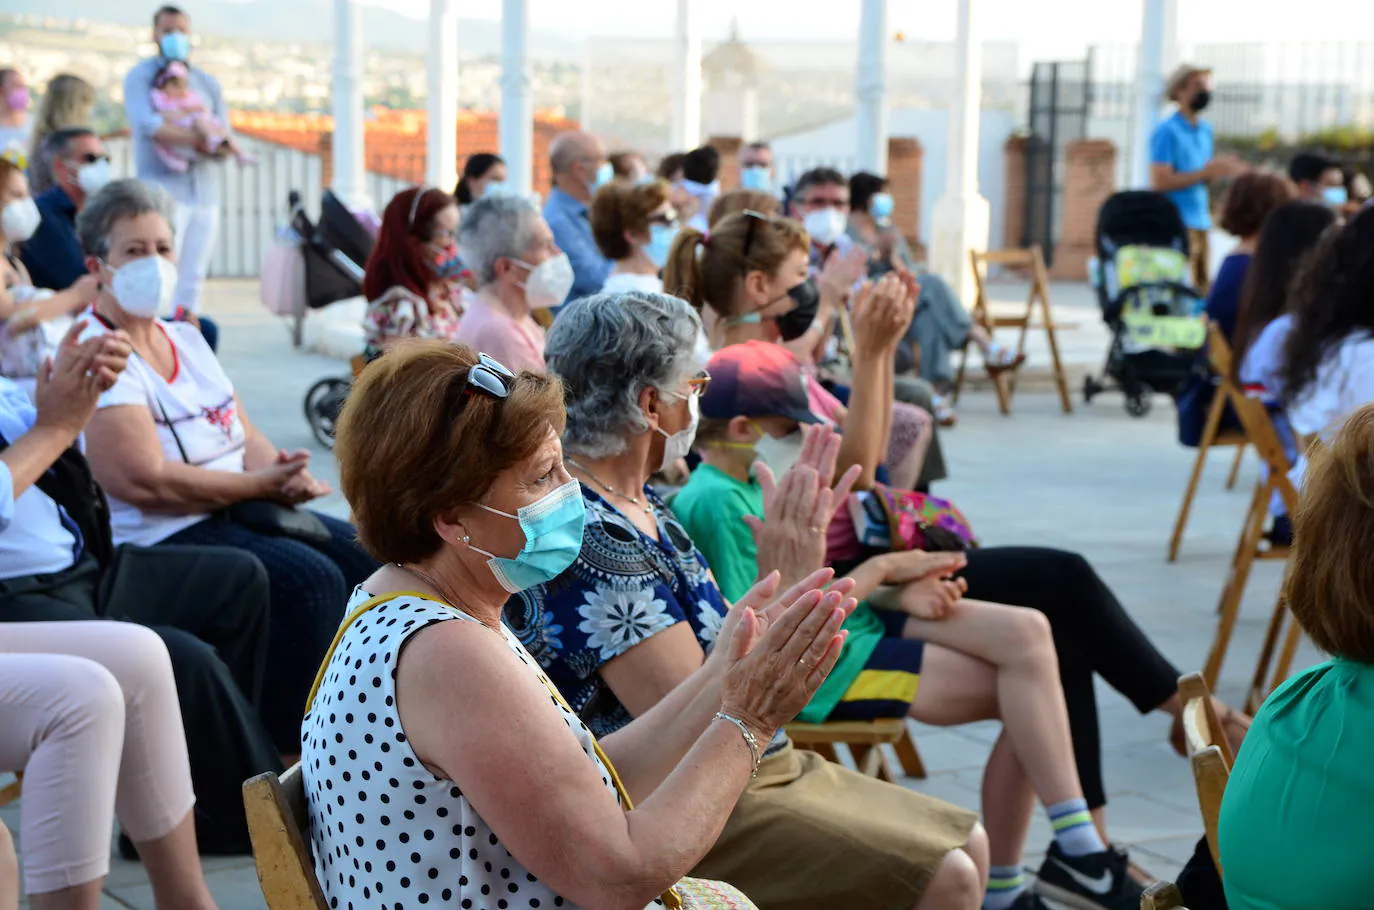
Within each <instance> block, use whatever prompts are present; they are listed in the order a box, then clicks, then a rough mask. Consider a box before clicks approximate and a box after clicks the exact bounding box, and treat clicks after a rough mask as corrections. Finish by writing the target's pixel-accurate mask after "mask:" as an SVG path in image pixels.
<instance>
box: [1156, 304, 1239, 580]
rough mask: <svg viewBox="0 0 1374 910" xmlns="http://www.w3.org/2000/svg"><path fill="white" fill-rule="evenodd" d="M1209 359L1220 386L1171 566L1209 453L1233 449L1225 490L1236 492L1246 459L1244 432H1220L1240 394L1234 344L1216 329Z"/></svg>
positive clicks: (1172, 544) (1177, 524)
mask: <svg viewBox="0 0 1374 910" xmlns="http://www.w3.org/2000/svg"><path fill="white" fill-rule="evenodd" d="M1207 359H1208V362H1209V365H1210V366H1211V368H1212V371H1213V372H1214V373H1215V374H1216V375H1217V377H1218V380H1219V383H1220V385H1219V386H1218V387H1217V389H1216V391H1215V393H1214V394H1213V395H1212V403H1211V405H1210V406H1209V407H1208V409H1207V419H1206V420H1205V421H1204V422H1203V425H1202V438H1200V439H1199V440H1198V444H1197V456H1196V457H1195V458H1194V459H1193V473H1192V474H1191V475H1190V476H1189V478H1188V486H1187V487H1186V488H1185V489H1184V492H1183V501H1182V502H1180V503H1179V506H1178V517H1177V518H1176V519H1175V520H1174V533H1173V536H1171V537H1170V538H1169V562H1174V561H1175V560H1177V559H1178V551H1179V548H1180V547H1181V546H1182V545H1183V531H1184V529H1185V528H1186V527H1187V526H1188V515H1189V513H1190V512H1191V511H1192V508H1193V497H1194V496H1196V495H1197V485H1198V481H1199V480H1201V479H1202V469H1203V468H1204V467H1206V465H1207V453H1208V452H1209V451H1211V450H1212V449H1214V448H1219V447H1225V446H1231V447H1233V448H1235V450H1236V457H1235V459H1234V460H1233V461H1232V462H1231V473H1230V474H1228V475H1227V476H1226V489H1228V490H1230V489H1233V488H1234V487H1235V485H1236V478H1237V477H1238V476H1240V464H1241V461H1242V460H1244V458H1245V449H1246V444H1247V441H1246V437H1245V433H1244V432H1243V431H1241V430H1234V429H1228V430H1223V429H1221V418H1222V415H1223V414H1224V413H1225V412H1226V403H1227V402H1228V401H1230V400H1231V399H1232V397H1233V396H1235V395H1238V394H1239V393H1240V389H1239V388H1238V387H1237V386H1236V384H1235V380H1234V379H1233V378H1232V377H1233V376H1234V375H1235V374H1234V372H1233V371H1232V367H1233V364H1234V362H1235V358H1234V357H1233V356H1232V353H1231V344H1230V342H1228V341H1227V340H1226V336H1225V335H1223V334H1222V333H1221V330H1220V329H1218V328H1217V327H1216V326H1215V325H1209V326H1208V327H1207Z"/></svg>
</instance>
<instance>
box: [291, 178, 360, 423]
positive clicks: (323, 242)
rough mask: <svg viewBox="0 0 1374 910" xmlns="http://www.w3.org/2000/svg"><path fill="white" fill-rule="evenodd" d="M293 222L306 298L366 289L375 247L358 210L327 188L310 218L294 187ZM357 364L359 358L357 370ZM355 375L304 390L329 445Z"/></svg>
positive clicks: (324, 300) (333, 297)
mask: <svg viewBox="0 0 1374 910" xmlns="http://www.w3.org/2000/svg"><path fill="white" fill-rule="evenodd" d="M290 201H291V212H292V214H291V227H292V229H293V230H294V231H295V233H296V234H297V236H298V237H300V249H301V253H302V255H303V256H304V259H305V302H306V306H308V307H310V308H311V309H321V308H323V307H327V306H329V305H330V304H331V303H337V302H338V301H340V300H347V299H349V298H352V297H357V296H359V295H360V294H362V292H363V264H364V263H366V262H367V257H368V256H369V255H370V254H371V253H372V245H373V243H374V241H373V238H372V235H371V234H370V233H368V230H367V228H365V227H363V226H362V225H361V224H360V223H359V222H358V219H357V218H355V217H353V213H352V212H350V211H349V210H348V208H347V207H346V206H345V205H344V204H343V203H342V202H341V201H340V200H339V198H338V197H337V196H335V195H334V194H333V193H332V192H330V191H328V190H326V191H325V193H324V196H323V197H322V198H321V200H320V220H319V222H318V223H316V224H311V222H310V217H309V216H308V215H306V213H305V210H304V209H303V208H302V207H301V205H300V194H298V193H295V192H293V193H292V194H291V197H290ZM357 369H358V364H357V363H355V364H354V375H356V373H357ZM351 385H352V377H340V376H330V377H327V378H325V379H321V380H320V381H319V382H317V383H315V384H314V385H312V386H311V387H310V391H308V392H306V393H305V419H306V422H307V423H309V424H310V431H311V432H312V433H314V434H315V439H316V440H318V441H319V443H320V445H322V446H324V447H325V448H333V447H334V422H335V421H336V420H338V418H339V412H340V411H341V410H342V409H343V403H344V399H345V398H347V397H348V389H349V387H350V386H351Z"/></svg>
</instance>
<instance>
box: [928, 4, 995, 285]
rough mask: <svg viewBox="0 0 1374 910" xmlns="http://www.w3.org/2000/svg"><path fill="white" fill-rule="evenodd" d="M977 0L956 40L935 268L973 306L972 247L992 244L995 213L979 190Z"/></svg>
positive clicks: (963, 13) (965, 12)
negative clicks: (991, 227)
mask: <svg viewBox="0 0 1374 910" xmlns="http://www.w3.org/2000/svg"><path fill="white" fill-rule="evenodd" d="M977 26H978V22H977V16H976V8H975V4H974V0H959V17H958V30H957V33H956V37H955V41H954V50H955V80H956V84H957V91H956V92H955V96H954V102H953V103H952V104H951V105H950V111H949V148H948V149H947V150H946V152H945V192H944V195H942V196H941V197H940V198H939V199H938V200H937V201H936V203H935V209H934V211H933V213H932V216H931V221H932V222H933V230H932V232H931V244H930V267H931V270H932V271H934V272H935V273H936V274H937V275H939V276H940V277H942V278H944V279H945V280H946V281H948V282H949V283H950V286H951V287H952V288H953V289H954V291H955V293H957V294H958V295H959V299H960V300H962V301H963V302H964V305H965V306H967V307H972V306H973V297H974V290H973V272H972V270H971V266H970V264H969V255H968V254H969V250H971V249H977V250H985V249H987V248H988V230H989V227H988V225H989V222H990V219H991V212H990V209H989V207H988V201H987V200H986V199H984V198H983V197H982V196H980V195H979V194H978V126H979V117H980V116H981V113H982V96H983V86H982V71H983V61H982V57H983V54H982V50H983V45H982V39H981V37H980V35H979V29H978V27H977Z"/></svg>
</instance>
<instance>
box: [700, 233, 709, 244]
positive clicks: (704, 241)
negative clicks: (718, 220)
mask: <svg viewBox="0 0 1374 910" xmlns="http://www.w3.org/2000/svg"><path fill="white" fill-rule="evenodd" d="M701 245H702V246H710V245H711V232H710V231H702V232H701Z"/></svg>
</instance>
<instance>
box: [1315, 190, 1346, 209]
mask: <svg viewBox="0 0 1374 910" xmlns="http://www.w3.org/2000/svg"><path fill="white" fill-rule="evenodd" d="M1322 200H1323V201H1325V202H1326V204H1327V205H1329V206H1332V207H1333V208H1340V207H1341V206H1343V205H1345V204H1346V203H1347V202H1349V201H1350V194H1349V193H1347V192H1346V191H1345V187H1343V186H1324V187H1322Z"/></svg>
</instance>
